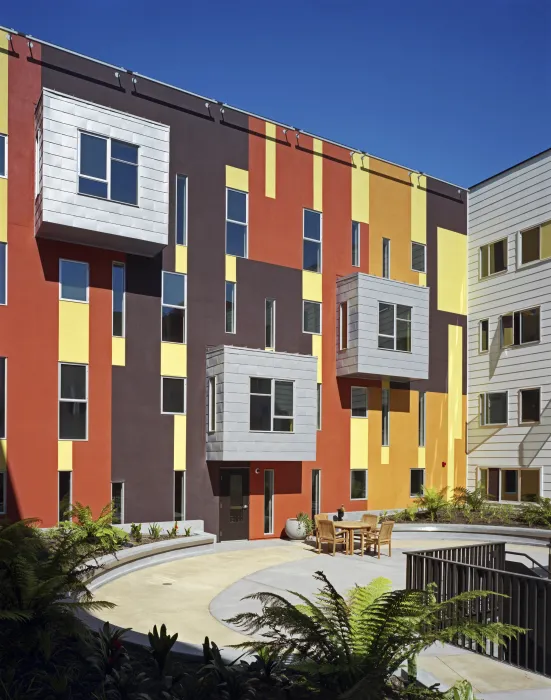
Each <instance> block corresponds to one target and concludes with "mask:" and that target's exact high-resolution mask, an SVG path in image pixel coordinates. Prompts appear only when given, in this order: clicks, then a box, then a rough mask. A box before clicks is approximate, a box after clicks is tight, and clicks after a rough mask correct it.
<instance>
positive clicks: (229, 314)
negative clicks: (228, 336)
mask: <svg viewBox="0 0 551 700" xmlns="http://www.w3.org/2000/svg"><path fill="white" fill-rule="evenodd" d="M226 333H235V282H226Z"/></svg>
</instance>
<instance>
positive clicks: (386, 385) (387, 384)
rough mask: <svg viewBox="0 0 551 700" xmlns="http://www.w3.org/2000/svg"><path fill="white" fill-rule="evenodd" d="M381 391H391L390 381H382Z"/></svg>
mask: <svg viewBox="0 0 551 700" xmlns="http://www.w3.org/2000/svg"><path fill="white" fill-rule="evenodd" d="M381 389H390V379H382V380H381Z"/></svg>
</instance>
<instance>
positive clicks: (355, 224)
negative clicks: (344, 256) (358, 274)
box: [352, 221, 360, 267]
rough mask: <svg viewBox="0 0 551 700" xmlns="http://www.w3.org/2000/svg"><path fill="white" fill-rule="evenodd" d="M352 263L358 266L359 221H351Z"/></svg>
mask: <svg viewBox="0 0 551 700" xmlns="http://www.w3.org/2000/svg"><path fill="white" fill-rule="evenodd" d="M352 265H353V266H354V267H360V223H359V221H353V222H352Z"/></svg>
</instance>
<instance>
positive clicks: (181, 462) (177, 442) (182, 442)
mask: <svg viewBox="0 0 551 700" xmlns="http://www.w3.org/2000/svg"><path fill="white" fill-rule="evenodd" d="M186 426H187V416H174V471H177V472H178V471H183V470H184V469H185V468H186Z"/></svg>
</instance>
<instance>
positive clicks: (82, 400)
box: [58, 362, 90, 442]
mask: <svg viewBox="0 0 551 700" xmlns="http://www.w3.org/2000/svg"><path fill="white" fill-rule="evenodd" d="M66 366H71V367H84V369H85V385H84V393H85V398H74V397H62V396H61V375H62V372H63V369H62V368H63V367H66ZM58 367H59V368H58V440H60V441H66V440H68V441H71V442H87V441H88V428H89V425H88V422H89V410H88V401H89V384H90V382H89V366H88V365H87V364H84V363H82V362H59V363H58ZM62 403H63V404H81V405H84V414H85V418H84V433H85V436H84V437H69V436H64V437H62V435H61V404H62Z"/></svg>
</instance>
